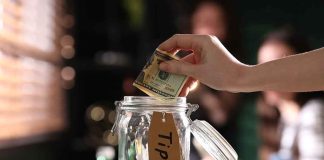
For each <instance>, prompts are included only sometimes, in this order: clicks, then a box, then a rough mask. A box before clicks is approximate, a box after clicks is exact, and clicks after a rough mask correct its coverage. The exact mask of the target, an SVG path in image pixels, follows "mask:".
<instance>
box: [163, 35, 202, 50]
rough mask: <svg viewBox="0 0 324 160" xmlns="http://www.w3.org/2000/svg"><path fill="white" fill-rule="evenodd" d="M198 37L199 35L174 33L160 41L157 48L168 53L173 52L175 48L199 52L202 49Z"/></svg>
mask: <svg viewBox="0 0 324 160" xmlns="http://www.w3.org/2000/svg"><path fill="white" fill-rule="evenodd" d="M199 37H201V35H192V34H176V35H174V36H172V37H171V38H169V39H168V40H166V41H164V42H163V43H161V44H160V46H159V47H158V48H159V49H161V50H163V51H167V52H169V53H174V52H175V51H176V50H179V49H182V50H192V51H194V53H196V54H199V53H200V52H201V49H202V46H201V42H200V38H199Z"/></svg>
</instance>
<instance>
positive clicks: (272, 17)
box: [0, 0, 324, 160]
mask: <svg viewBox="0 0 324 160" xmlns="http://www.w3.org/2000/svg"><path fill="white" fill-rule="evenodd" d="M195 2H196V1H194V0H189V1H188V0H177V1H174V0H164V1H152V0H96V1H86V0H69V1H67V8H68V12H71V13H72V14H73V15H74V18H75V26H74V28H73V30H71V31H70V32H71V33H72V35H73V36H74V38H75V42H76V43H75V48H76V56H75V57H74V58H73V59H72V60H68V61H66V62H65V63H66V65H70V66H72V67H74V68H75V70H76V79H75V85H74V87H73V88H72V89H71V90H68V91H67V106H68V111H69V113H68V115H69V119H68V120H69V122H68V123H69V128H68V129H67V130H65V131H64V132H63V133H60V134H58V135H57V134H55V135H53V136H52V137H53V138H51V139H49V140H46V141H39V142H36V143H32V144H25V145H24V144H23V145H19V146H18V147H10V148H7V149H2V150H1V151H0V159H17V160H18V159H24V160H26V159H27V160H28V159H39V160H54V159H95V151H96V145H97V144H93V143H89V142H88V141H87V135H88V132H89V126H88V125H87V123H86V118H85V114H86V110H87V108H88V107H89V106H90V105H92V104H95V103H102V104H104V105H105V106H106V107H108V108H111V109H113V108H114V105H113V102H114V101H116V100H121V99H122V98H123V96H124V95H127V94H126V92H125V90H124V89H123V82H124V80H125V79H126V78H133V77H135V76H136V75H137V73H139V71H140V69H141V68H142V67H143V65H144V63H145V61H146V60H147V58H148V57H149V56H150V55H151V53H152V52H153V51H154V49H155V48H156V47H157V46H158V44H159V43H161V42H163V41H164V40H166V39H167V38H168V37H170V36H172V35H173V34H175V33H189V24H188V15H189V14H190V12H191V10H192V8H193V5H194V4H195ZM231 3H232V7H233V10H234V11H235V14H236V15H237V17H238V19H239V25H240V26H239V28H240V31H241V34H242V35H241V36H240V38H241V42H242V47H243V48H242V52H244V53H245V55H246V57H247V58H245V59H241V60H242V61H243V62H246V63H249V64H255V63H256V53H257V49H258V46H259V44H260V41H261V39H262V37H263V35H264V34H265V33H267V32H268V31H271V30H272V29H274V28H276V27H277V26H282V25H288V24H289V25H292V26H294V27H295V28H296V29H297V30H298V32H300V33H302V34H303V35H305V36H307V37H308V40H309V41H310V43H311V47H312V48H313V49H314V48H320V47H322V46H323V44H324V29H323V28H324V21H323V16H324V2H323V1H321V0H312V1H296V0H286V1H282V0H272V1H258V0H250V1H239V0H233V1H231ZM107 56H108V60H107ZM111 56H113V58H115V59H117V60H116V61H111V59H112V58H111ZM105 57H106V58H105ZM109 59H110V60H109ZM121 62H123V63H121ZM244 99H245V101H244V102H242V103H244V104H243V106H244V107H243V108H242V111H241V113H240V115H239V117H238V122H239V132H238V133H237V136H238V139H239V144H238V146H237V148H235V149H236V150H237V152H238V153H239V157H240V159H246V160H252V159H256V157H257V156H256V154H257V153H256V146H257V144H258V139H257V134H256V129H255V127H256V123H257V120H256V117H255V107H254V94H247V95H245V96H244Z"/></svg>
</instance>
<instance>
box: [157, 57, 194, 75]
mask: <svg viewBox="0 0 324 160" xmlns="http://www.w3.org/2000/svg"><path fill="white" fill-rule="evenodd" d="M159 68H160V69H161V70H162V71H166V72H170V73H175V74H182V75H187V76H192V75H193V74H194V73H195V69H196V68H195V66H194V65H193V64H191V63H188V62H184V61H177V60H170V61H165V62H162V63H161V64H160V66H159Z"/></svg>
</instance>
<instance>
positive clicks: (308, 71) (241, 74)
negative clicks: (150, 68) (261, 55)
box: [159, 34, 324, 92]
mask: <svg viewBox="0 0 324 160" xmlns="http://www.w3.org/2000/svg"><path fill="white" fill-rule="evenodd" d="M159 49H161V50H164V51H167V52H171V53H175V52H176V51H177V50H179V49H182V50H191V51H192V52H193V53H192V54H190V55H188V56H187V57H185V58H184V59H183V60H182V61H168V62H165V63H161V65H160V69H162V70H164V71H167V72H172V73H177V74H184V75H188V76H190V77H193V78H195V79H197V80H199V81H200V82H201V83H204V84H206V85H207V86H209V87H211V88H214V89H217V90H226V91H232V92H254V91H262V90H277V91H291V92H302V91H314V90H324V48H321V49H318V50H314V51H310V52H307V53H304V54H300V55H295V56H289V57H286V58H283V59H279V60H275V61H270V62H267V63H263V64H259V65H254V66H251V65H246V64H243V63H241V62H239V61H238V60H237V59H235V57H233V56H232V54H231V53H229V52H228V51H227V49H226V48H225V47H224V46H223V45H222V43H221V42H220V41H219V40H218V39H217V38H216V37H214V36H208V35H190V34H186V35H174V36H173V37H171V38H170V39H168V40H167V41H165V42H163V43H162V44H161V45H160V46H159ZM187 87H188V86H187Z"/></svg>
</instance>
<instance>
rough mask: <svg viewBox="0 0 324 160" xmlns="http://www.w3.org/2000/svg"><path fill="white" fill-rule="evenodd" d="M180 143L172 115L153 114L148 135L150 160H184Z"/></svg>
mask: <svg viewBox="0 0 324 160" xmlns="http://www.w3.org/2000/svg"><path fill="white" fill-rule="evenodd" d="M179 141H180V140H179V135H178V132H177V128H176V126H175V123H174V119H173V116H172V113H161V112H153V116H152V120H151V124H150V129H149V133H148V151H149V159H154V160H155V159H156V160H164V159H167V160H180V159H182V156H181V148H180V144H179Z"/></svg>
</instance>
